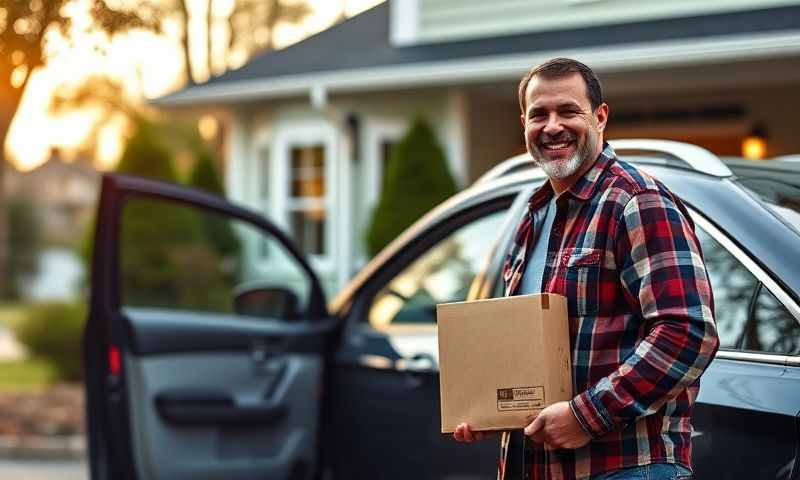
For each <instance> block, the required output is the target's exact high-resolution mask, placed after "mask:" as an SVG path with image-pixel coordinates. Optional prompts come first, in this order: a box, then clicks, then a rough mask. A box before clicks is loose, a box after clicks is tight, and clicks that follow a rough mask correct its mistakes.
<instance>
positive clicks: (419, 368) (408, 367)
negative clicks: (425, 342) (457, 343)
mask: <svg viewBox="0 0 800 480" xmlns="http://www.w3.org/2000/svg"><path fill="white" fill-rule="evenodd" d="M395 368H397V370H399V371H401V372H408V373H412V374H427V373H429V374H433V373H436V372H437V370H438V369H437V365H436V359H435V358H433V355H431V354H429V353H417V354H415V355H413V356H411V357H407V358H401V359H399V360H397V361H396V362H395Z"/></svg>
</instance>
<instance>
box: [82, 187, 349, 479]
mask: <svg viewBox="0 0 800 480" xmlns="http://www.w3.org/2000/svg"><path fill="white" fill-rule="evenodd" d="M335 331H336V323H335V321H334V320H333V319H331V318H329V316H328V314H327V311H326V306H325V299H324V294H323V291H322V288H321V286H320V283H319V281H318V279H317V278H316V276H315V275H314V274H313V273H312V271H311V269H310V268H309V265H308V264H307V262H306V261H305V260H303V258H302V256H301V254H300V252H299V251H298V250H297V248H295V247H294V246H293V245H292V243H291V242H290V241H289V239H288V238H287V237H286V236H285V235H284V234H283V233H282V232H281V231H280V230H278V229H277V228H276V227H275V226H273V225H272V224H271V223H269V222H267V221H266V220H264V219H263V218H262V217H261V216H259V215H257V214H254V213H252V212H249V211H247V210H245V209H243V208H240V207H236V206H234V205H231V204H230V203H227V202H225V201H224V200H223V199H221V198H219V197H215V196H212V195H209V194H205V193H201V192H199V191H196V190H191V189H188V188H184V187H179V186H176V185H173V184H167V183H162V182H158V181H154V180H146V179H142V178H136V177H130V176H122V175H105V176H104V177H103V182H102V192H101V197H100V203H99V207H98V216H97V224H96V230H95V236H94V248H93V256H92V277H91V306H90V313H89V319H88V321H87V325H86V329H85V332H84V337H83V349H84V373H85V381H86V398H87V420H88V435H89V448H90V465H91V478H92V479H94V480H104V479H115V480H118V479H140V480H141V479H170V480H178V479H193V480H197V479H212V478H213V479H227V480H231V479H257V478H265V479H266V478H269V479H306V478H311V477H312V476H313V475H314V474H315V472H316V469H317V468H318V467H319V465H318V459H319V448H318V447H319V442H318V435H319V425H320V409H321V408H320V407H321V405H320V397H321V389H322V381H323V376H324V367H325V358H326V356H327V355H326V352H327V351H328V345H329V342H330V340H331V337H332V334H333V333H335Z"/></svg>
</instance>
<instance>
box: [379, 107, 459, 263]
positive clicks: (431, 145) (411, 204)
mask: <svg viewBox="0 0 800 480" xmlns="http://www.w3.org/2000/svg"><path fill="white" fill-rule="evenodd" d="M387 170H388V171H387V172H386V173H385V175H384V179H385V180H384V188H383V192H382V193H381V198H380V201H379V202H378V206H377V208H375V211H374V212H373V214H372V221H371V223H370V226H369V229H368V231H367V248H368V250H369V253H370V255H375V254H376V253H378V251H380V250H381V249H382V248H383V247H385V246H386V245H387V244H388V243H389V242H391V241H392V240H394V238H396V237H397V236H398V235H400V233H402V232H403V230H405V229H406V228H408V227H409V226H410V225H411V224H412V223H414V222H415V221H416V220H417V219H419V218H420V217H421V216H422V215H424V214H425V213H426V212H428V211H429V210H430V209H431V208H433V207H435V206H436V205H438V204H439V203H441V202H442V201H444V200H445V199H447V198H449V197H450V196H452V195H453V194H454V193H455V192H456V185H455V181H454V180H453V177H452V176H451V175H450V171H449V170H448V168H447V161H446V160H445V156H444V151H443V150H442V148H441V147H440V146H439V144H438V143H437V141H436V137H435V135H434V133H433V130H432V129H431V127H430V126H429V125H428V124H427V123H426V122H425V121H424V120H423V119H421V118H417V119H415V120H414V122H413V124H412V125H411V128H410V130H409V131H408V133H406V135H405V136H404V137H403V139H402V140H401V141H400V143H399V144H398V145H397V146H396V147H395V148H394V149H393V150H392V155H391V157H390V159H389V166H388V169H387Z"/></svg>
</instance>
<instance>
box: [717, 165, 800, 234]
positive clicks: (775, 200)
mask: <svg viewBox="0 0 800 480" xmlns="http://www.w3.org/2000/svg"><path fill="white" fill-rule="evenodd" d="M729 166H730V167H731V170H733V173H734V175H736V177H737V182H738V183H739V184H740V185H742V186H743V187H745V188H746V189H747V190H749V191H750V192H752V193H753V194H755V195H756V196H757V197H758V198H760V199H761V200H762V201H763V202H764V203H765V204H767V206H768V207H769V208H770V209H771V210H772V211H773V212H774V213H775V215H777V216H778V217H779V218H780V219H781V220H783V222H784V223H786V224H787V225H789V226H790V227H792V228H793V229H794V230H795V231H796V232H798V234H800V165H798V166H794V165H789V166H787V167H785V168H784V167H783V165H781V166H779V165H771V164H770V165H764V166H755V165H754V166H752V167H751V166H746V167H742V166H739V165H729Z"/></svg>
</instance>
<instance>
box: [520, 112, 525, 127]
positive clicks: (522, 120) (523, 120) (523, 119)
mask: <svg viewBox="0 0 800 480" xmlns="http://www.w3.org/2000/svg"><path fill="white" fill-rule="evenodd" d="M519 121H520V123H522V128H525V114H524V113H520V114H519Z"/></svg>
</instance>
